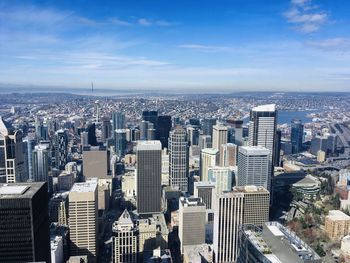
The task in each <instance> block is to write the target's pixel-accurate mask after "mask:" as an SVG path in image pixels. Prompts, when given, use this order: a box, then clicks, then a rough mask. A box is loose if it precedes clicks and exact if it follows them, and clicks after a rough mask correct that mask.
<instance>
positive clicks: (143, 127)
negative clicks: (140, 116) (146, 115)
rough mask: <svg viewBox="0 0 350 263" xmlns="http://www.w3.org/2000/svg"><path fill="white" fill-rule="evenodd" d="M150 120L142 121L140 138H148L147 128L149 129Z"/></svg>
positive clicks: (143, 139)
mask: <svg viewBox="0 0 350 263" xmlns="http://www.w3.org/2000/svg"><path fill="white" fill-rule="evenodd" d="M148 124H149V122H148V121H141V122H140V140H142V141H145V140H147V130H148Z"/></svg>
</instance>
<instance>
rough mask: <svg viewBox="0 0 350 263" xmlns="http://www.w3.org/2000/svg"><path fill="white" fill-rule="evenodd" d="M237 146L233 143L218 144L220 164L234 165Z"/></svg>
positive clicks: (224, 165)
mask: <svg viewBox="0 0 350 263" xmlns="http://www.w3.org/2000/svg"><path fill="white" fill-rule="evenodd" d="M237 153H238V147H237V145H235V144H233V143H226V144H222V145H221V146H220V162H219V164H220V166H223V167H227V166H236V165H237V164H236V162H237Z"/></svg>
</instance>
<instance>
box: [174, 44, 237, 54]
mask: <svg viewBox="0 0 350 263" xmlns="http://www.w3.org/2000/svg"><path fill="white" fill-rule="evenodd" d="M179 47H181V48H187V49H194V50H199V51H203V52H222V51H231V50H233V49H232V47H227V46H210V45H199V44H183V45H179Z"/></svg>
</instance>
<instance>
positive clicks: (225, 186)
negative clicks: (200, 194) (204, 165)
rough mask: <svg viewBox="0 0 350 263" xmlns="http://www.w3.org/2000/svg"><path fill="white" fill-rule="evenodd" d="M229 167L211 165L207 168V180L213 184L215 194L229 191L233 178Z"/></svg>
mask: <svg viewBox="0 0 350 263" xmlns="http://www.w3.org/2000/svg"><path fill="white" fill-rule="evenodd" d="M232 177H233V176H232V171H231V170H230V168H229V167H220V166H212V167H209V168H208V179H209V182H211V183H212V184H214V185H215V192H216V193H217V194H219V193H221V192H224V191H231V189H232V184H233V182H232V181H233V178H232Z"/></svg>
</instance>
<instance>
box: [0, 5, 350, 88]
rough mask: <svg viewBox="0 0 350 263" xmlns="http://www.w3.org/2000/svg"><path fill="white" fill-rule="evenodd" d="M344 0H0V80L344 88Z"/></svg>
mask: <svg viewBox="0 0 350 263" xmlns="http://www.w3.org/2000/svg"><path fill="white" fill-rule="evenodd" d="M349 14H350V1H348V0H264V1H262V0H250V1H248V0H227V1H224V0H215V1H214V0H210V1H207V0H200V1H199V0H196V1H195V0H176V1H175V0H173V1H171V0H162V1H161V0H144V1H142V0H138V1H135V0H127V1H126V0H111V1H87V0H85V1H84V0H75V1H71V0H67V1H65V0H60V1H26V0H22V1H16V0H9V1H2V0H0V84H1V85H2V86H4V85H6V84H15V85H23V86H24V87H25V86H39V87H41V86H42V87H47V88H50V87H51V88H53V87H67V88H87V87H89V86H90V83H91V81H93V82H94V85H95V87H96V88H104V89H159V90H191V91H195V90H197V91H203V90H207V91H242V90H247V91H248V90H249V91H251V90H252V91H350V16H349Z"/></svg>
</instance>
